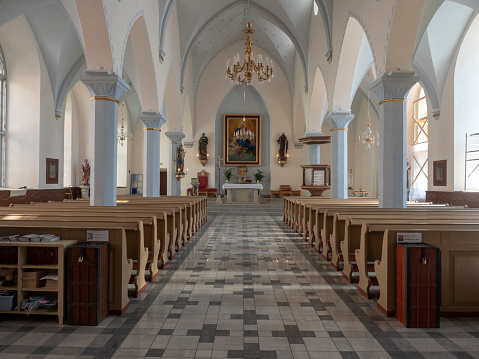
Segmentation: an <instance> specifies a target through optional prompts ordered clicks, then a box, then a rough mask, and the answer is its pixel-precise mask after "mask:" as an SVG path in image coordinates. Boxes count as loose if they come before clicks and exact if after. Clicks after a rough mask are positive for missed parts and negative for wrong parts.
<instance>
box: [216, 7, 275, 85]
mask: <svg viewBox="0 0 479 359" xmlns="http://www.w3.org/2000/svg"><path fill="white" fill-rule="evenodd" d="M249 13H250V11H249V1H248V14H249ZM244 14H245V16H246V9H245V10H244ZM248 18H250V15H248ZM249 20H250V19H249ZM245 22H246V21H245ZM254 32H255V30H253V27H252V25H251V21H248V24H247V25H246V28H245V29H244V33H245V35H246V36H245V42H244V44H245V54H244V59H243V64H241V63H240V54H239V52H238V53H237V54H236V55H235V56H234V60H233V65H232V66H230V60H229V59H228V62H227V63H226V75H225V79H230V81H231V82H237V83H238V84H239V83H241V82H243V81H247V84H248V85H250V83H251V79H252V78H253V72H255V73H256V74H257V75H258V81H259V83H262V82H263V81H270V82H271V79H272V78H273V77H274V74H273V61H272V60H271V61H270V60H269V58H268V57H266V65H264V64H263V55H258V56H257V57H256V62H255V60H254V54H253V48H252V46H253V40H252V39H251V35H252V34H254Z"/></svg>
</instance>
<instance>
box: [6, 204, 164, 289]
mask: <svg viewBox="0 0 479 359" xmlns="http://www.w3.org/2000/svg"><path fill="white" fill-rule="evenodd" d="M21 220H28V221H32V222H35V221H36V222H38V223H41V222H42V221H45V222H52V221H55V222H57V223H61V222H68V223H89V224H96V223H100V224H101V225H103V226H104V225H110V226H114V227H122V228H124V229H125V233H126V252H127V256H128V259H132V260H133V263H135V261H136V263H137V266H136V267H137V268H136V274H135V275H132V276H131V277H132V278H131V282H132V284H134V286H135V297H138V296H139V295H140V294H141V292H143V291H144V290H145V289H146V281H145V268H146V265H147V261H148V248H147V247H146V246H145V225H144V221H143V220H137V219H136V218H133V219H131V220H128V218H127V217H124V218H118V217H115V216H99V215H98V213H97V216H81V215H78V216H75V217H67V216H62V215H61V214H60V215H48V214H45V215H42V214H25V215H22V214H20V215H4V216H0V221H10V222H11V223H14V222H15V221H21ZM147 220H150V221H151V217H150V218H147ZM148 227H150V230H151V231H153V229H152V228H151V227H152V223H151V222H150V223H148ZM155 229H156V228H155ZM155 232H156V231H155ZM155 234H156V233H155ZM130 275H131V273H130Z"/></svg>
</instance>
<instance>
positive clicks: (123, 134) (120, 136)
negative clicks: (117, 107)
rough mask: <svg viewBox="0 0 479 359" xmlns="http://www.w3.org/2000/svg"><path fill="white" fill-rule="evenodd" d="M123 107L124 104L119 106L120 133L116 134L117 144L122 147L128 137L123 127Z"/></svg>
mask: <svg viewBox="0 0 479 359" xmlns="http://www.w3.org/2000/svg"><path fill="white" fill-rule="evenodd" d="M123 106H125V104H124V103H122V104H121V126H120V132H118V143H119V144H120V146H122V147H123V143H125V141H126V140H127V139H128V135H127V133H126V131H125V125H124V123H123V115H124V108H123Z"/></svg>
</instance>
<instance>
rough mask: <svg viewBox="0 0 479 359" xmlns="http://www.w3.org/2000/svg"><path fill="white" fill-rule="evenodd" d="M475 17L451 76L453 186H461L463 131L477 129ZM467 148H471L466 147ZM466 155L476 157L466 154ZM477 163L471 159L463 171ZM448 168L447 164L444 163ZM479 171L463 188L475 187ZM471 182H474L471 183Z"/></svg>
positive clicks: (478, 26) (478, 25)
mask: <svg viewBox="0 0 479 359" xmlns="http://www.w3.org/2000/svg"><path fill="white" fill-rule="evenodd" d="M478 43H479V17H476V19H475V20H474V21H473V22H472V24H471V26H470V28H469V30H468V32H467V34H466V36H465V37H464V40H463V42H462V45H461V49H460V51H459V55H458V57H457V63H456V68H455V76H454V130H455V131H454V146H455V149H456V153H455V156H454V158H455V163H454V189H455V190H463V189H464V159H465V155H464V151H465V136H466V133H477V132H479V121H478V119H477V94H478V93H479V67H478V66H477V64H478V63H479V48H478V46H477V44H478ZM473 142H474V143H476V144H477V145H476V146H475V148H473V149H476V150H477V149H479V138H478V137H476V138H475V140H474V141H473V140H472V139H471V141H470V142H469V143H473ZM469 149H472V147H471V148H469ZM468 158H479V156H472V155H471V156H469V157H468ZM477 164H479V162H471V163H470V164H468V166H467V173H468V175H469V173H470V172H471V171H472V169H473V168H474V167H475V166H476V165H477ZM448 171H449V166H448ZM478 180H479V172H478V171H477V170H476V172H475V173H474V174H473V175H472V176H471V177H469V179H468V182H467V183H468V186H467V189H474V190H479V184H478V182H479V181H478ZM474 184H475V185H474Z"/></svg>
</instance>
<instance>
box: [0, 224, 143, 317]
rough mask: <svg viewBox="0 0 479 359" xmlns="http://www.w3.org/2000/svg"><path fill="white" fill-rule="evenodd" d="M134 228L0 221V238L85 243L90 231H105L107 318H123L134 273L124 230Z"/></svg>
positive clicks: (109, 225)
mask: <svg viewBox="0 0 479 359" xmlns="http://www.w3.org/2000/svg"><path fill="white" fill-rule="evenodd" d="M125 226H126V227H128V228H131V229H132V230H133V229H134V228H137V227H136V226H133V225H132V224H125V225H124V226H122V227H115V225H112V224H110V223H100V222H97V223H90V222H70V221H55V220H49V221H47V220H0V235H2V236H7V235H15V234H20V235H26V234H30V233H37V234H55V235H57V236H59V237H61V238H62V239H71V240H77V241H78V242H87V232H88V231H89V230H98V231H107V232H108V238H109V243H110V281H109V299H108V300H109V305H108V311H109V313H110V314H117V315H120V314H123V313H124V312H125V310H126V309H127V308H128V307H129V305H130V300H129V299H128V282H129V280H130V275H131V272H132V270H133V261H132V260H130V259H128V258H127V253H126V247H127V246H126V231H125V228H124V227H125Z"/></svg>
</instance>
